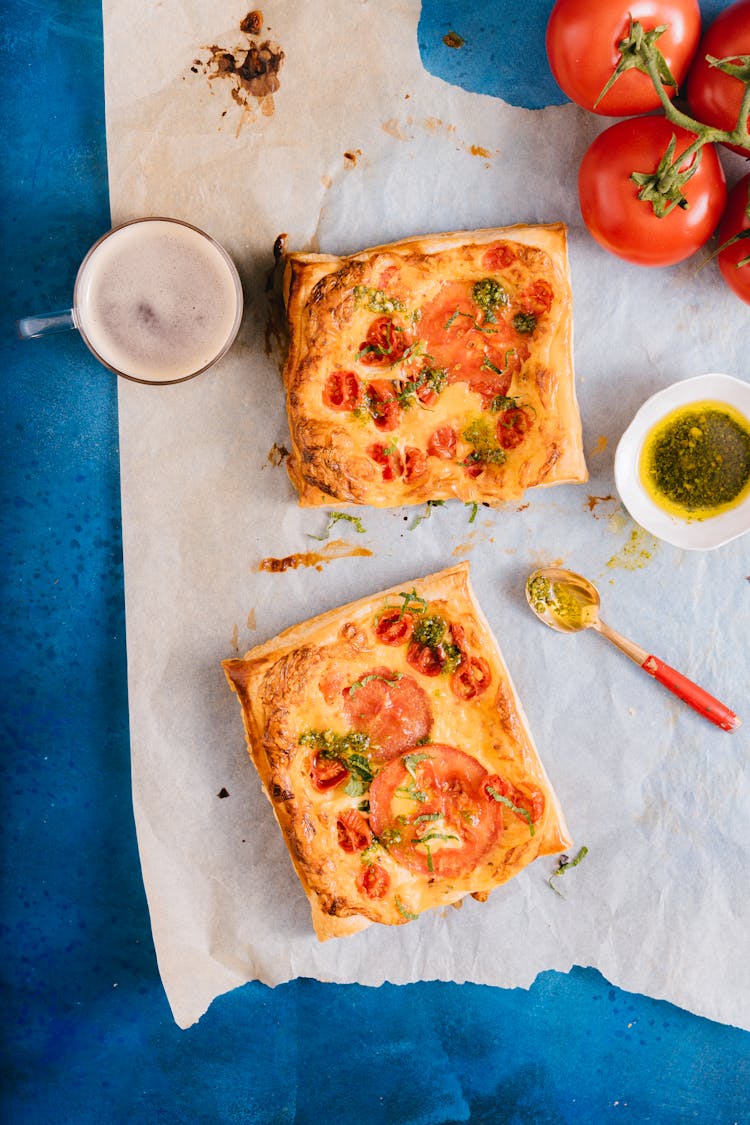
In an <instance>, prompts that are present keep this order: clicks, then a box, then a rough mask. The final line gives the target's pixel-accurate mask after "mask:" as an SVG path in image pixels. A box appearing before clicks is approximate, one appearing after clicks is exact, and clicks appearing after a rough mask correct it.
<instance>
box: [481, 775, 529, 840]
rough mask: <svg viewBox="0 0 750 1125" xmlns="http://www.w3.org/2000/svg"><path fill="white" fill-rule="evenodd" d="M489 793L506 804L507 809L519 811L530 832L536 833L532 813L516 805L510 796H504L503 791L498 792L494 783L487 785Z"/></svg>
mask: <svg viewBox="0 0 750 1125" xmlns="http://www.w3.org/2000/svg"><path fill="white" fill-rule="evenodd" d="M487 793H488V794H489V796H490V797H492V799H493V801H498V802H499V803H500V804H501V805H505V807H506V809H510V811H511V812H514V813H517V815H518V816H522V817H523V819H524V820H525V821H526V823H527V824H528V826H529V834H530V835H531V836H535V835H536V830H535V829H534V822H533V820H532V819H531V813H530V812H528V811H527V809H521V808H519V807H518V805H514V804H513V802H512V801H511V800H510V798H509V797H503V795H502V793H498V791H497V789H495V788H493V786H492V785H488V786H487Z"/></svg>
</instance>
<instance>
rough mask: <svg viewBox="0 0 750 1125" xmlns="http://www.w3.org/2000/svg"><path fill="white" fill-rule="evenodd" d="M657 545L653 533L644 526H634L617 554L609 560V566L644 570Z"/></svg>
mask: <svg viewBox="0 0 750 1125" xmlns="http://www.w3.org/2000/svg"><path fill="white" fill-rule="evenodd" d="M657 547H658V542H657V540H656V539H654V537H653V535H649V533H648V532H647V531H644V530H643V528H642V527H634V528H633V530H632V531H631V533H630V537H629V539H627V540H626V542H625V543H624V545H623V546H622V547H621V548H620V550H619V551H618V552H617V554H615V555H612V558H611V559H608V560H607V566H608V567H609V569H610V570H615V569H619V570H642V569H643V567H644V566H648V564H649V563H650V562H651V559H652V558H653V556H654V554H655V552H656V550H657Z"/></svg>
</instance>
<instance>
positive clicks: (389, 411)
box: [367, 379, 401, 430]
mask: <svg viewBox="0 0 750 1125" xmlns="http://www.w3.org/2000/svg"><path fill="white" fill-rule="evenodd" d="M367 403H368V407H369V410H370V414H371V415H372V420H373V422H374V423H375V425H376V426H377V428H378V429H379V430H395V429H396V427H397V426H398V423H399V420H400V418H401V407H400V406H399V403H398V399H397V398H396V392H395V390H394V388H393V383H392V382H391V381H390V379H375V380H374V381H373V382H372V383H368V384H367Z"/></svg>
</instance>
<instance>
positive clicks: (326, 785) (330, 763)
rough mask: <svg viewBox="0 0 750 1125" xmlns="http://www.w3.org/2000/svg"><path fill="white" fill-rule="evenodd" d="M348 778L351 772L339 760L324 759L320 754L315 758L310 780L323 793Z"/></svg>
mask: <svg viewBox="0 0 750 1125" xmlns="http://www.w3.org/2000/svg"><path fill="white" fill-rule="evenodd" d="M348 776H349V770H348V769H347V767H346V766H345V765H344V763H343V762H340V761H339V760H338V759H337V758H323V757H321V755H320V754H316V755H315V756H314V757H313V760H312V763H311V768H310V779H311V781H312V783H313V785H314V786H315V788H316V789H318V790H320V792H321V793H324V792H325V790H326V789H333V788H335V786H337V785H338V784H339V783H340V782H342V781H343V780H344V778H346V777H348Z"/></svg>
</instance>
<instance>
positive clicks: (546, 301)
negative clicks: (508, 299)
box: [516, 280, 554, 316]
mask: <svg viewBox="0 0 750 1125" xmlns="http://www.w3.org/2000/svg"><path fill="white" fill-rule="evenodd" d="M553 297H554V294H553V292H552V286H551V285H550V284H549V282H548V281H543V280H539V281H532V283H531V284H530V285H527V286H526V288H525V289H523V290H522V291H521V292H520V293H519V294H518V296H517V297H516V303H517V304H518V305H519V307H520V308H521V309H522V310H523V311H524V312H530V313H534V315H535V316H541V315H542V313H546V312H549V310H550V309H551V308H552V299H553Z"/></svg>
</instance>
